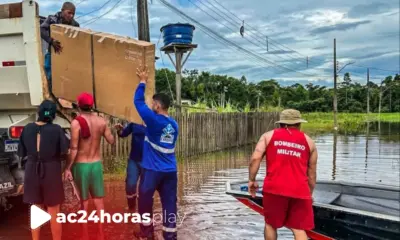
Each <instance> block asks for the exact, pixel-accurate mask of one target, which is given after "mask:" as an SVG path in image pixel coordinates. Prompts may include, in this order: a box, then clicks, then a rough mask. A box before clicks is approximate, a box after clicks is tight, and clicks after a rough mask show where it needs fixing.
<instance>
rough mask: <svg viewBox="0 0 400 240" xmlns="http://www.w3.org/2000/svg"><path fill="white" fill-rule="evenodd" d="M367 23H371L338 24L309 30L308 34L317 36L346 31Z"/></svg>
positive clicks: (364, 21) (365, 21)
mask: <svg viewBox="0 0 400 240" xmlns="http://www.w3.org/2000/svg"><path fill="white" fill-rule="evenodd" d="M368 23H371V21H370V20H363V21H358V22H352V23H339V24H336V25H331V26H324V27H319V28H315V29H313V30H311V31H310V33H311V34H313V35H318V34H324V33H328V32H333V31H346V30H349V29H354V28H356V27H358V26H360V25H364V24H368Z"/></svg>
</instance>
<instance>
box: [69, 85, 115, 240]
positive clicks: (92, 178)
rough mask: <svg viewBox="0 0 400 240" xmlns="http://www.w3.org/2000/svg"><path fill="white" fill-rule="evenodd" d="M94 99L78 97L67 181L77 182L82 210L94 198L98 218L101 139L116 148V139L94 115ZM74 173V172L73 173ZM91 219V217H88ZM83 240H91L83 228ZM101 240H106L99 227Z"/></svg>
mask: <svg viewBox="0 0 400 240" xmlns="http://www.w3.org/2000/svg"><path fill="white" fill-rule="evenodd" d="M93 102H94V101H93V97H92V95H90V94H88V93H82V94H81V95H79V96H78V107H79V110H80V115H79V116H77V117H76V118H75V119H74V120H73V121H72V123H71V142H70V157H69V162H68V164H67V166H66V170H65V178H66V179H72V177H73V179H74V181H75V183H76V185H77V187H78V189H79V192H80V198H81V201H82V207H83V210H85V211H87V210H88V205H89V194H90V196H91V197H92V198H93V201H94V204H95V206H96V209H97V214H98V216H99V213H100V210H103V209H104V203H103V198H104V195H105V194H104V181H103V165H102V162H101V156H100V143H101V137H104V138H105V139H106V141H107V142H108V143H109V144H114V136H113V135H112V133H111V130H110V128H109V127H108V126H107V122H106V121H105V119H104V118H102V117H99V116H96V115H94V114H93V113H92V108H93ZM71 171H72V172H71ZM88 215H89V213H88ZM82 235H83V239H89V236H88V229H87V225H86V224H83V225H82ZM97 236H98V237H99V238H98V239H101V240H102V239H104V234H103V228H102V225H101V223H99V233H98V235H97Z"/></svg>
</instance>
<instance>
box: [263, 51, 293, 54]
mask: <svg viewBox="0 0 400 240" xmlns="http://www.w3.org/2000/svg"><path fill="white" fill-rule="evenodd" d="M294 52H295V51H293V50H274V51H268V54H288V53H294Z"/></svg>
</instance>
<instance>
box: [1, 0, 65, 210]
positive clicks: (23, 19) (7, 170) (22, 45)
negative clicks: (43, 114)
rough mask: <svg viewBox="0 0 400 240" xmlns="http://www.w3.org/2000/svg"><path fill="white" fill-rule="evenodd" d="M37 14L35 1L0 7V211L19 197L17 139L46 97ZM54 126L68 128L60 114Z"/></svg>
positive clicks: (20, 179) (21, 163) (20, 177)
mask: <svg viewBox="0 0 400 240" xmlns="http://www.w3.org/2000/svg"><path fill="white" fill-rule="evenodd" d="M38 11H39V8H38V4H37V3H36V2H35V1H28V0H23V1H22V2H17V3H11V4H2V5H0V212H1V211H2V210H8V209H9V208H10V207H11V205H10V204H9V202H10V201H9V200H11V199H13V198H15V197H18V198H20V196H21V195H22V194H23V177H24V161H23V160H20V159H19V158H18V156H17V151H18V142H19V141H18V139H19V137H20V134H21V131H22V129H23V127H24V126H25V125H26V124H27V123H30V122H34V121H35V120H36V119H37V113H36V110H37V107H38V106H39V105H40V103H41V102H42V101H43V100H44V99H45V95H46V94H45V92H46V90H44V89H45V87H43V86H47V84H44V81H47V80H46V77H45V74H44V69H43V66H42V64H43V61H44V60H43V57H44V54H43V53H44V52H45V51H46V45H47V44H44V42H42V40H41V37H40V24H41V22H43V21H44V18H43V17H40V16H39V15H38ZM46 83H47V82H46ZM55 123H57V124H59V125H61V126H62V127H63V128H64V129H69V126H70V125H69V121H68V120H67V119H66V118H63V115H62V114H60V113H59V114H58V117H57V118H56V120H55Z"/></svg>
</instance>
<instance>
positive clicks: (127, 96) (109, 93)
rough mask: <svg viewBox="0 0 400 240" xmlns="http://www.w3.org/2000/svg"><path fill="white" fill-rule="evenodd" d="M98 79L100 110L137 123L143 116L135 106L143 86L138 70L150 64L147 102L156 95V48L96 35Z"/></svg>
mask: <svg viewBox="0 0 400 240" xmlns="http://www.w3.org/2000/svg"><path fill="white" fill-rule="evenodd" d="M93 49H94V51H93V52H94V59H95V60H94V79H95V91H96V104H97V108H98V109H101V110H103V111H104V112H105V113H107V114H110V115H112V116H116V117H118V118H123V119H127V120H129V121H131V122H137V121H138V119H140V117H139V114H138V113H137V111H136V108H135V106H134V103H133V98H134V94H135V91H136V88H137V86H138V85H139V82H140V80H139V78H138V77H137V75H136V70H137V68H139V67H140V66H145V65H147V67H148V69H149V80H150V79H151V81H149V82H148V84H147V85H146V93H145V96H146V100H147V101H146V102H147V103H148V104H150V103H151V98H152V96H153V93H154V77H155V76H154V74H155V46H154V44H151V43H149V42H144V41H138V40H135V39H130V38H126V37H120V36H116V35H111V34H104V33H99V34H94V36H93Z"/></svg>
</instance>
